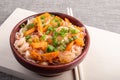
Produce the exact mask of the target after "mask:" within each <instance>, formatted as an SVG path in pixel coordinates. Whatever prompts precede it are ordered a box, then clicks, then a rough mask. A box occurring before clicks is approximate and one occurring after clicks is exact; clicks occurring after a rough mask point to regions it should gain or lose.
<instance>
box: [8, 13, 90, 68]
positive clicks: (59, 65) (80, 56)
mask: <svg viewBox="0 0 120 80" xmlns="http://www.w3.org/2000/svg"><path fill="white" fill-rule="evenodd" d="M43 13H46V12H42V13H37V14H34V15H31V16H28V17H26V18H24V19H22V20H21V21H20V22H18V23H17V24H16V25H15V27H13V29H12V31H11V33H10V39H9V40H10V41H9V42H10V46H11V48H12V49H13V50H14V52H13V54H16V55H17V56H18V57H19V58H20V59H22V61H24V62H26V63H28V64H30V65H33V66H36V67H43V68H60V67H65V66H70V65H72V64H74V63H75V62H78V61H79V60H80V59H82V57H84V56H85V55H86V54H87V52H88V49H89V46H90V36H89V33H88V30H87V29H86V27H85V26H84V25H83V24H82V23H81V21H80V20H78V19H76V18H74V17H72V16H70V15H67V14H64V13H60V12H48V13H51V14H55V15H56V14H61V15H64V16H66V17H69V18H72V19H74V20H75V21H77V22H79V23H80V24H81V25H82V27H84V28H85V31H86V34H87V36H86V37H87V39H88V40H87V41H88V42H87V47H86V48H85V50H84V51H83V52H82V53H81V54H80V55H79V56H78V57H77V58H75V59H74V60H73V61H71V62H69V63H65V64H58V65H47V66H46V65H39V64H36V63H33V62H30V61H28V60H26V59H25V58H24V57H23V56H22V55H21V54H20V53H19V51H18V50H17V49H16V48H15V46H14V44H12V38H15V35H14V36H13V34H15V33H14V32H16V31H15V30H16V29H17V28H18V27H19V26H20V24H22V23H23V22H25V21H26V20H27V19H29V18H34V17H36V16H39V15H41V14H43Z"/></svg>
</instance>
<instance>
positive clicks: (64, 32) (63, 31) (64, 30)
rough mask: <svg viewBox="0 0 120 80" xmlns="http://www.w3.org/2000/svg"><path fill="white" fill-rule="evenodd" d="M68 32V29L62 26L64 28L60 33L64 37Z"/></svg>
mask: <svg viewBox="0 0 120 80" xmlns="http://www.w3.org/2000/svg"><path fill="white" fill-rule="evenodd" d="M66 33H68V30H67V29H65V28H62V29H61V30H60V31H59V34H60V35H61V36H62V37H65V35H66Z"/></svg>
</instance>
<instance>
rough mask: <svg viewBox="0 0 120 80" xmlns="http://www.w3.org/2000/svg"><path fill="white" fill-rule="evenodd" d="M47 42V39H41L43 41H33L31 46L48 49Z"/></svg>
mask: <svg viewBox="0 0 120 80" xmlns="http://www.w3.org/2000/svg"><path fill="white" fill-rule="evenodd" d="M47 45H48V44H47V42H45V41H41V42H32V43H31V46H32V47H33V48H35V49H39V48H41V49H42V50H45V49H46V47H47Z"/></svg>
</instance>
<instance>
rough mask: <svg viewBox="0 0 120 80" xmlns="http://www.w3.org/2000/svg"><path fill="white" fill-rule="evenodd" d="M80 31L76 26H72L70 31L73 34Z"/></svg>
mask: <svg viewBox="0 0 120 80" xmlns="http://www.w3.org/2000/svg"><path fill="white" fill-rule="evenodd" d="M78 32H79V30H77V29H74V28H70V33H71V34H77V33H78Z"/></svg>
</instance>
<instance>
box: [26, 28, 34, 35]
mask: <svg viewBox="0 0 120 80" xmlns="http://www.w3.org/2000/svg"><path fill="white" fill-rule="evenodd" d="M34 31H35V27H33V28H31V29H29V30H27V31H26V32H25V33H24V35H25V36H27V35H29V34H31V33H33V32H34Z"/></svg>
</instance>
